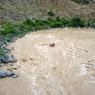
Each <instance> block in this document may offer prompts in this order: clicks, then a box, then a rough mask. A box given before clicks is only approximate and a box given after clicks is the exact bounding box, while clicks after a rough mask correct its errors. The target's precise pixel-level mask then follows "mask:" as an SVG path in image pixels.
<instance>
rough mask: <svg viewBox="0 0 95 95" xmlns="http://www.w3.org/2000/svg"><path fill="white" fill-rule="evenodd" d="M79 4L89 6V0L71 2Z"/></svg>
mask: <svg viewBox="0 0 95 95" xmlns="http://www.w3.org/2000/svg"><path fill="white" fill-rule="evenodd" d="M71 1H74V2H76V3H79V4H89V0H71Z"/></svg>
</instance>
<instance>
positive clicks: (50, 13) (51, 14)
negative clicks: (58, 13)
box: [47, 11, 55, 17]
mask: <svg viewBox="0 0 95 95" xmlns="http://www.w3.org/2000/svg"><path fill="white" fill-rule="evenodd" d="M47 14H48V15H49V16H51V17H52V16H54V15H55V14H54V13H53V12H52V11H49V12H48V13H47Z"/></svg>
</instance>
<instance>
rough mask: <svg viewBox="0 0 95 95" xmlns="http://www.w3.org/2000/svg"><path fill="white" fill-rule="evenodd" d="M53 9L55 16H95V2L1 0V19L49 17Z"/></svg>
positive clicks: (92, 0)
mask: <svg viewBox="0 0 95 95" xmlns="http://www.w3.org/2000/svg"><path fill="white" fill-rule="evenodd" d="M50 10H52V11H53V12H54V14H55V16H66V17H68V16H69V17H71V16H76V15H79V16H81V17H84V18H89V19H94V18H95V3H94V0H91V1H90V3H89V4H78V3H75V2H74V1H71V0H0V20H1V21H4V20H17V21H19V20H23V19H25V18H26V17H28V18H31V17H32V18H47V17H48V15H47V12H48V11H50Z"/></svg>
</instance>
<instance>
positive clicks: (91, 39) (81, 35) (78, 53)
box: [0, 28, 95, 95]
mask: <svg viewBox="0 0 95 95" xmlns="http://www.w3.org/2000/svg"><path fill="white" fill-rule="evenodd" d="M53 43H54V44H55V46H53V47H52V46H50V45H51V44H53ZM9 47H11V48H14V50H13V51H12V54H14V56H15V57H16V58H17V60H18V61H17V63H16V64H15V66H16V67H17V68H18V69H17V70H16V72H17V73H18V74H19V76H18V77H17V78H4V79H1V80H0V95H95V30H94V29H76V28H75V29H74V28H69V29H68V28H64V29H50V30H43V31H38V32H33V33H30V34H27V35H26V36H24V37H22V38H19V39H18V40H16V41H15V42H14V43H11V44H10V45H9ZM4 68H11V67H8V66H6V67H4Z"/></svg>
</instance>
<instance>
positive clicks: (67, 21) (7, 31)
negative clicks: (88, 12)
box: [0, 17, 95, 58]
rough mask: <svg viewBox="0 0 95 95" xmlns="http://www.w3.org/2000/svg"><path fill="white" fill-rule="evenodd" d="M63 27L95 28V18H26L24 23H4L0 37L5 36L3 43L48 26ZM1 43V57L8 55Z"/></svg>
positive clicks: (0, 28)
mask: <svg viewBox="0 0 95 95" xmlns="http://www.w3.org/2000/svg"><path fill="white" fill-rule="evenodd" d="M63 27H81V28H82V27H91V28H95V20H93V21H85V20H83V19H81V18H79V17H73V18H62V17H56V18H52V17H51V18H48V19H46V20H31V19H26V20H25V21H23V22H22V23H10V22H7V23H3V24H2V25H1V27H0V39H1V38H3V41H1V42H3V43H6V42H11V41H13V40H14V38H19V37H22V36H24V35H25V34H27V33H29V32H32V31H36V30H42V29H48V28H63ZM2 46H3V45H2V44H0V58H2V56H3V57H6V51H5V50H4V48H2Z"/></svg>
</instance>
